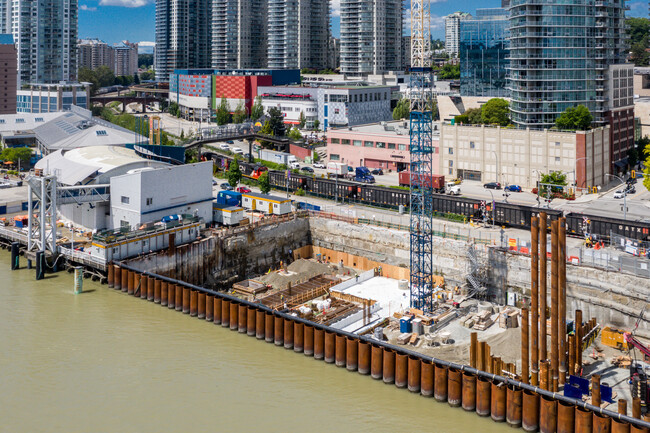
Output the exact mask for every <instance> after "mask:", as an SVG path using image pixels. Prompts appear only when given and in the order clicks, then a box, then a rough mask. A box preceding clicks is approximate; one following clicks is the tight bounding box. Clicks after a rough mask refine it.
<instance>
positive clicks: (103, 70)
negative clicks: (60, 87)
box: [78, 66, 140, 95]
mask: <svg viewBox="0 0 650 433" xmlns="http://www.w3.org/2000/svg"><path fill="white" fill-rule="evenodd" d="M78 75H79V76H78V79H79V81H80V82H87V83H92V85H91V86H90V93H91V94H93V95H94V94H95V93H97V90H99V89H100V88H101V87H109V86H115V85H119V86H130V85H131V84H140V77H139V76H138V74H137V73H136V74H133V75H120V76H117V77H116V76H115V74H114V73H113V71H111V69H110V68H109V67H108V66H100V67H98V68H97V69H94V70H93V69H88V68H80V69H79V74H78Z"/></svg>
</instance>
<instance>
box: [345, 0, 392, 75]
mask: <svg viewBox="0 0 650 433" xmlns="http://www.w3.org/2000/svg"><path fill="white" fill-rule="evenodd" d="M402 12H403V4H402V1H401V0H382V1H374V0H341V73H343V74H346V75H350V76H357V77H358V76H365V75H368V74H382V73H384V72H387V71H399V70H401V69H402Z"/></svg>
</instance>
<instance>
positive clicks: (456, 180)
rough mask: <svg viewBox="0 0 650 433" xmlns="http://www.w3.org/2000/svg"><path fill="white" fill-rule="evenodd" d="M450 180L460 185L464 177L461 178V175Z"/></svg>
mask: <svg viewBox="0 0 650 433" xmlns="http://www.w3.org/2000/svg"><path fill="white" fill-rule="evenodd" d="M449 182H453V183H454V185H460V184H461V183H462V182H463V179H461V178H460V177H457V178H455V179H452V180H450V181H449Z"/></svg>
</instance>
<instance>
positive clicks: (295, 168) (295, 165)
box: [289, 161, 300, 170]
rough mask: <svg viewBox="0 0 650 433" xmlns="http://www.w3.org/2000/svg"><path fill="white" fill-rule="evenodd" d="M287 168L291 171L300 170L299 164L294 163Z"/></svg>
mask: <svg viewBox="0 0 650 433" xmlns="http://www.w3.org/2000/svg"><path fill="white" fill-rule="evenodd" d="M289 168H291V169H292V170H300V164H298V163H297V162H295V161H294V162H292V163H290V164H289Z"/></svg>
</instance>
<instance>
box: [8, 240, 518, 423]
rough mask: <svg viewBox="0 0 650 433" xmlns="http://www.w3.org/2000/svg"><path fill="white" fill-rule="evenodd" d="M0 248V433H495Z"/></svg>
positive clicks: (451, 411) (416, 399)
mask: <svg viewBox="0 0 650 433" xmlns="http://www.w3.org/2000/svg"><path fill="white" fill-rule="evenodd" d="M9 261H10V258H9V253H7V252H6V251H0V432H12V433H13V432H120V433H123V432H153V431H158V432H191V431H211V432H253V431H259V432H280V431H282V432H292V431H303V432H328V433H331V432H398V431H404V432H406V431H419V432H425V431H430V432H436V433H452V432H453V433H463V432H467V433H476V432H482V433H483V432H485V433H489V432H497V431H499V432H503V431H506V429H509V428H508V427H507V426H506V425H505V424H497V423H494V422H493V421H492V420H490V419H489V418H488V419H485V418H480V417H479V416H478V415H476V414H475V413H466V412H464V411H463V410H462V409H460V408H451V407H449V406H448V405H447V403H437V402H435V401H434V400H433V399H431V398H424V397H420V396H419V395H417V394H412V393H409V392H408V391H407V390H404V389H397V388H395V386H393V385H385V384H384V383H383V382H381V381H376V380H372V379H371V378H370V377H369V376H362V375H360V374H358V373H351V372H348V371H347V370H345V369H341V368H336V367H335V366H334V365H330V364H325V363H324V362H322V361H315V360H314V359H313V358H310V357H306V356H304V355H302V354H296V353H294V352H293V351H289V350H286V349H284V348H278V347H276V346H274V345H272V344H268V343H265V342H263V341H259V340H257V339H255V338H253V337H247V336H245V335H242V334H239V333H237V332H234V331H230V330H229V329H225V328H222V327H221V326H216V325H214V324H212V323H210V322H206V321H203V320H198V319H196V318H190V317H189V316H188V315H185V314H181V313H180V312H176V311H173V310H169V309H167V308H163V307H160V306H159V305H156V304H153V303H152V302H147V301H144V300H141V299H136V298H133V297H130V296H127V295H126V294H124V293H121V292H115V291H113V290H110V289H108V287H107V286H106V285H100V284H98V283H94V282H92V281H90V280H84V293H82V294H80V295H74V294H73V279H72V275H71V274H68V273H65V272H60V273H58V274H54V275H52V274H50V275H47V278H46V279H45V280H42V281H35V279H34V275H35V271H34V270H27V269H26V268H25V267H24V266H25V264H26V261H25V260H24V259H23V258H21V266H23V268H22V269H20V270H18V271H13V272H12V271H11V270H10V267H9Z"/></svg>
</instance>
